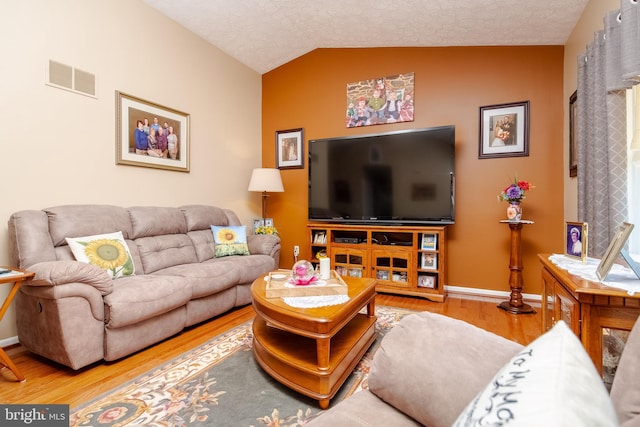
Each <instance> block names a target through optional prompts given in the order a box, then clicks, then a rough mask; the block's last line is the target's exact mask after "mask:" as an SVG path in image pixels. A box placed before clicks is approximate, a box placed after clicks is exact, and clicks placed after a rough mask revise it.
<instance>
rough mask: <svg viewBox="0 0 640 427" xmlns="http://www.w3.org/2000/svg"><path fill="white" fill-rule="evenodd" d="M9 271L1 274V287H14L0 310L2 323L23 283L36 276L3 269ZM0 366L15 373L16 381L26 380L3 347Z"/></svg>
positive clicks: (0, 352) (0, 350) (20, 271)
mask: <svg viewBox="0 0 640 427" xmlns="http://www.w3.org/2000/svg"><path fill="white" fill-rule="evenodd" d="M7 269H8V270H11V272H9V273H4V274H0V285H2V284H5V283H7V284H8V283H12V284H13V286H12V287H11V290H10V291H9V295H7V298H6V299H5V300H4V303H3V304H2V307H1V308H0V322H1V321H2V318H3V317H4V315H5V313H6V312H7V309H8V308H9V305H10V304H11V301H13V297H15V296H16V293H18V289H20V285H21V284H22V282H23V281H25V280H27V279H31V278H32V277H33V276H35V273H31V272H28V271H23V270H18V269H15V268H10V267H2V270H7ZM0 365H2V366H3V367H7V368H9V370H10V371H11V372H13V375H15V376H16V379H17V380H18V381H20V382H22V381H25V380H26V378H25V377H24V375H22V373H21V372H20V371H19V370H18V368H17V367H16V365H14V363H13V362H12V361H11V359H10V358H9V356H7V353H5V352H4V350H3V349H2V348H1V347H0Z"/></svg>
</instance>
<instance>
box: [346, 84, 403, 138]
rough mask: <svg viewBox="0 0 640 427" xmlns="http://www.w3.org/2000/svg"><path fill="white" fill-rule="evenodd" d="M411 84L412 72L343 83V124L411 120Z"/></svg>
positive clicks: (352, 125)
mask: <svg viewBox="0 0 640 427" xmlns="http://www.w3.org/2000/svg"><path fill="white" fill-rule="evenodd" d="M414 85H415V82H414V73H404V74H395V75H393V76H387V77H375V78H372V79H367V80H361V81H358V82H351V83H347V105H346V107H347V108H346V116H345V120H346V125H347V127H348V128H353V127H360V126H371V125H383V124H387V123H399V122H412V121H413V106H414V101H415V99H414V93H415V91H414Z"/></svg>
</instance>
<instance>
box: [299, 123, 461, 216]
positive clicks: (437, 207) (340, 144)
mask: <svg viewBox="0 0 640 427" xmlns="http://www.w3.org/2000/svg"><path fill="white" fill-rule="evenodd" d="M454 161H455V126H441V127H434V128H428V129H416V130H409V131H400V132H392V133H383V134H376V135H362V136H354V137H340V138H326V139H316V140H311V141H309V220H312V221H331V222H344V223H372V222H374V223H380V224H389V225H397V224H407V225H409V224H414V225H415V224H452V223H453V222H454V205H455V203H454V188H455V179H454V178H455V175H454Z"/></svg>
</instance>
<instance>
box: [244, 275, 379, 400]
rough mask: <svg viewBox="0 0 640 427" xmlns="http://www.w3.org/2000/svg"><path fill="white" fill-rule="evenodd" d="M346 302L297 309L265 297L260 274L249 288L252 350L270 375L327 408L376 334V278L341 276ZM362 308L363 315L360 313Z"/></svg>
mask: <svg viewBox="0 0 640 427" xmlns="http://www.w3.org/2000/svg"><path fill="white" fill-rule="evenodd" d="M343 279H344V281H345V283H346V284H347V286H348V287H349V301H347V302H345V303H343V304H339V305H332V306H326V307H318V308H295V307H291V306H289V305H287V304H286V303H285V302H284V301H283V299H282V298H267V297H266V285H267V282H266V281H265V280H264V278H262V277H261V278H258V279H256V280H255V281H254V282H253V284H252V286H251V293H252V296H253V308H254V310H255V312H256V318H255V319H254V321H253V354H254V356H255V359H256V361H257V362H258V364H259V365H260V366H261V367H262V369H264V370H265V372H267V373H268V374H269V375H270V376H271V377H273V378H274V379H276V380H277V381H279V382H280V383H282V384H284V385H285V386H287V387H289V388H291V389H293V390H295V391H297V392H299V393H302V394H304V395H306V396H309V397H311V398H313V399H316V400H318V402H319V405H320V408H322V409H326V408H328V407H329V402H330V399H331V398H332V397H333V396H335V394H336V393H337V391H338V390H339V389H340V387H341V386H342V384H343V383H344V382H345V380H346V379H347V377H348V376H349V374H350V373H351V371H353V369H354V368H355V366H356V365H357V364H358V362H359V361H360V359H361V358H362V356H363V355H364V353H365V352H366V351H367V349H368V348H369V347H370V346H371V344H373V341H374V340H375V338H376V330H375V323H376V316H375V296H376V291H375V288H376V281H375V280H374V279H362V278H355V277H344V278H343ZM364 307H366V308H367V309H366V314H363V313H359V312H360V311H361V310H362V309H363V308H364Z"/></svg>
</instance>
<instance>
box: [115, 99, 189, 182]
mask: <svg viewBox="0 0 640 427" xmlns="http://www.w3.org/2000/svg"><path fill="white" fill-rule="evenodd" d="M189 117H190V116H189V114H187V113H183V112H182V111H178V110H174V109H173V108H168V107H164V106H162V105H159V104H156V103H154V102H150V101H145V100H143V99H140V98H136V97H134V96H131V95H127V94H124V93H122V92H118V91H116V164H118V165H131V166H143V167H148V168H157V169H167V170H173V171H180V172H189Z"/></svg>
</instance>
